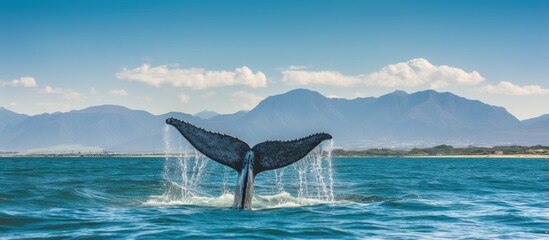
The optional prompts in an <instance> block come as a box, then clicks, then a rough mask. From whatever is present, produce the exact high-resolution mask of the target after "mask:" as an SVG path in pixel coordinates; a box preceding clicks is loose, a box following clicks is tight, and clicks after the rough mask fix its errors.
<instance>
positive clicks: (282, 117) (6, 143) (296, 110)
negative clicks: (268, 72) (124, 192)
mask: <svg viewBox="0 0 549 240" xmlns="http://www.w3.org/2000/svg"><path fill="white" fill-rule="evenodd" d="M168 117H176V118H179V119H182V120H184V121H190V122H192V123H193V124H196V125H199V126H202V127H205V128H207V129H211V130H212V131H218V132H224V133H227V134H230V135H233V136H237V137H239V138H240V139H242V140H244V141H246V142H248V144H250V145H254V144H256V143H259V142H262V141H265V140H289V139H293V138H298V137H302V136H306V135H310V134H312V133H315V132H329V133H331V134H332V135H333V136H334V139H335V143H336V146H340V147H346V148H368V147H398V148H410V147H417V146H435V145H439V144H450V145H457V146H464V145H480V146H486V145H498V144H499V145H509V144H522V145H535V144H549V131H547V132H544V130H549V114H546V115H542V116H540V117H538V118H533V119H528V120H525V121H520V120H518V119H517V118H516V117H514V116H513V115H512V114H510V113H509V112H507V110H506V109H505V108H503V107H499V106H492V105H488V104H485V103H483V102H481V101H478V100H471V99H467V98H463V97H460V96H458V95H455V94H453V93H450V92H442V93H441V92H437V91H434V90H425V91H419V92H415V93H406V92H404V91H394V92H392V93H388V94H385V95H382V96H380V97H377V98H375V97H367V98H355V99H344V98H327V97H325V96H323V95H322V94H320V93H318V92H316V91H311V90H307V89H294V90H292V91H289V92H286V93H283V94H277V95H273V96H270V97H267V98H266V99H264V100H263V101H261V102H260V103H259V104H258V105H257V106H256V107H255V108H253V109H252V110H250V111H248V112H245V111H240V112H236V113H233V114H218V115H215V116H212V117H210V118H204V117H200V116H196V114H195V115H191V114H187V113H181V112H169V113H165V114H160V115H154V114H151V113H149V112H147V111H144V110H133V109H129V108H126V107H124V106H119V105H109V104H106V105H99V106H91V107H88V108H84V109H80V110H73V111H70V112H65V113H52V114H39V115H34V116H28V115H24V114H17V113H15V112H12V111H9V110H6V109H3V108H0V123H4V122H6V123H7V122H9V124H10V127H9V128H6V127H4V128H0V150H3V151H5V150H17V151H21V150H26V149H33V148H43V147H48V146H55V145H62V144H80V145H83V146H97V147H102V148H104V149H106V150H109V151H119V152H152V151H153V149H159V148H160V147H161V146H162V144H163V139H162V129H163V128H164V126H165V125H164V120H165V119H166V118H168ZM0 126H1V125H0ZM6 126H7V125H6Z"/></svg>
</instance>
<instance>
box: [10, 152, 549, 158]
mask: <svg viewBox="0 0 549 240" xmlns="http://www.w3.org/2000/svg"><path fill="white" fill-rule="evenodd" d="M192 155H193V156H194V154H192ZM167 156H168V157H180V156H185V157H190V156H191V155H181V154H164V153H163V154H157V153H155V154H146V153H145V154H137V153H120V154H91V155H89V154H82V155H79V154H29V155H25V154H0V158H51V157H58V158H94V157H101V158H103V157H112V158H162V157H167ZM332 158H539V159H549V155H541V154H503V155H498V154H487V155H400V156H398V155H394V156H372V155H353V156H332Z"/></svg>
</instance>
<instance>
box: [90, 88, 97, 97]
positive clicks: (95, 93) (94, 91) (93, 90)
mask: <svg viewBox="0 0 549 240" xmlns="http://www.w3.org/2000/svg"><path fill="white" fill-rule="evenodd" d="M90 94H91V95H94V96H95V95H97V89H95V87H90Z"/></svg>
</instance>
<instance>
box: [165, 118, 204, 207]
mask: <svg viewBox="0 0 549 240" xmlns="http://www.w3.org/2000/svg"><path fill="white" fill-rule="evenodd" d="M172 131H173V130H171V129H170V127H169V126H168V125H166V126H165V127H164V131H163V138H164V153H165V162H164V171H163V173H162V174H163V178H164V187H165V189H166V191H165V192H164V194H163V195H162V197H161V198H162V199H164V200H166V201H172V200H180V201H182V202H185V203H191V202H190V201H188V200H189V199H191V198H192V197H196V196H199V195H200V191H199V188H200V183H201V180H202V178H203V177H204V175H205V174H206V166H207V165H208V162H209V159H208V158H207V157H205V156H204V155H202V154H200V153H199V152H198V151H196V150H195V149H194V148H192V146H191V145H190V144H189V143H188V142H187V141H185V140H184V139H183V137H181V135H179V134H173V133H172Z"/></svg>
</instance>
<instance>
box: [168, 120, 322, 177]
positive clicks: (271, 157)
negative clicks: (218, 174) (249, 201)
mask: <svg viewBox="0 0 549 240" xmlns="http://www.w3.org/2000/svg"><path fill="white" fill-rule="evenodd" d="M166 123H167V124H170V125H172V126H174V127H175V128H177V130H179V132H180V133H181V134H182V135H183V137H185V138H186V139H187V140H188V141H189V142H190V143H191V145H193V147H195V148H196V150H198V151H200V152H201V153H202V154H204V155H206V157H208V158H210V159H212V160H214V161H216V162H219V163H221V164H223V165H226V166H228V167H231V168H233V169H234V170H236V171H237V172H240V171H241V170H242V166H243V163H242V161H244V159H245V156H246V154H247V153H248V152H249V151H250V150H251V151H252V152H253V153H254V164H253V166H254V169H253V172H254V174H257V173H260V172H263V171H267V170H272V169H277V168H282V167H285V166H288V165H290V164H292V163H294V162H297V161H299V160H300V159H302V158H303V157H305V156H306V155H307V154H308V153H309V152H311V150H313V149H314V148H315V147H316V146H318V144H320V143H321V142H322V141H324V140H327V139H331V138H332V136H331V135H330V134H327V133H317V134H313V135H311V136H308V137H304V138H300V139H295V140H292V141H267V142H262V143H259V144H257V145H255V146H254V147H253V148H252V149H250V147H249V146H248V144H246V143H245V142H243V141H241V140H240V139H238V138H235V137H231V136H229V135H225V134H221V133H214V132H210V131H208V130H205V129H203V128H199V127H197V126H195V125H192V124H190V123H187V122H184V121H181V120H178V119H175V118H168V119H166Z"/></svg>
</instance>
